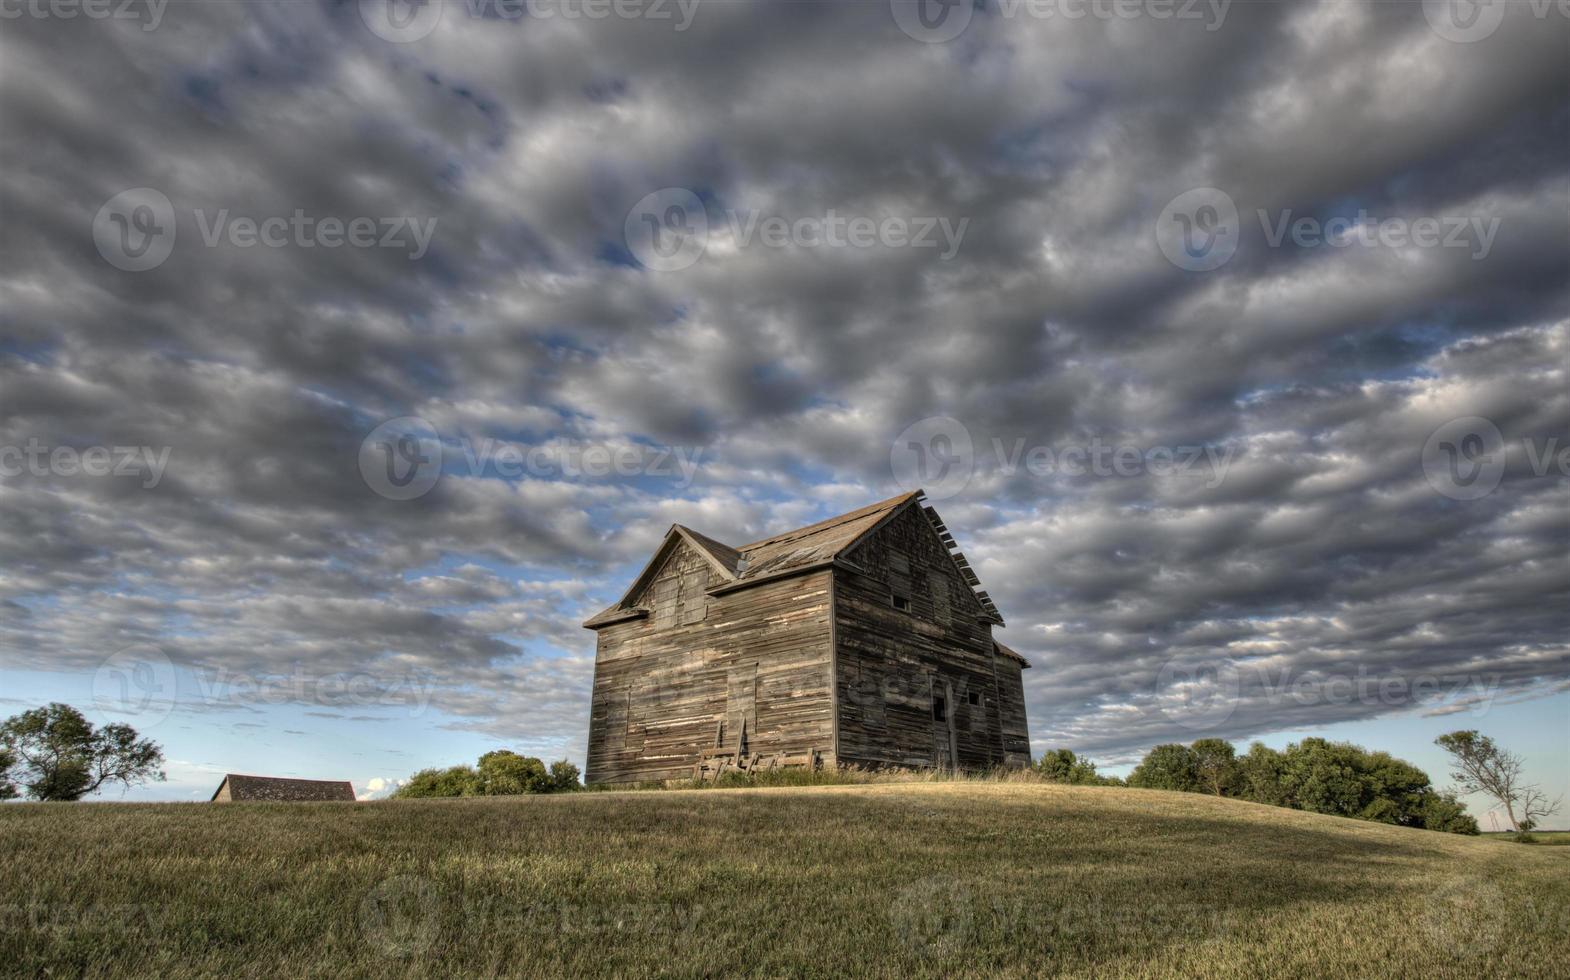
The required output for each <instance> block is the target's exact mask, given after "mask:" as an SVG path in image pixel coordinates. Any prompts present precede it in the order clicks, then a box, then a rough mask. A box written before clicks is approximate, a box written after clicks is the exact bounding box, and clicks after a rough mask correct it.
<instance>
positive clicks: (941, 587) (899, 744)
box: [583, 491, 1030, 783]
mask: <svg viewBox="0 0 1570 980" xmlns="http://www.w3.org/2000/svg"><path fill="white" fill-rule="evenodd" d="M583 625H584V626H585V627H586V628H588V629H591V630H594V631H595V633H596V636H597V650H596V654H595V664H594V693H593V705H592V708H591V711H590V720H589V752H588V767H587V771H586V772H585V774H584V777H585V781H586V782H588V783H618V782H638V781H643V780H660V779H678V778H688V777H693V776H698V777H700V778H701V777H704V776H717V775H718V774H720V773H723V772H725V771H728V770H730V769H733V768H734V769H741V770H745V771H753V770H755V769H757V768H758V767H769V768H771V767H774V766H781V765H810V766H817V765H857V766H868V767H891V766H898V767H911V768H941V769H965V770H978V769H985V768H989V767H992V766H999V765H1002V766H1025V765H1029V763H1030V738H1029V733H1028V731H1027V727H1026V720H1025V694H1024V686H1023V683H1022V680H1021V671H1022V670H1023V669H1025V668H1026V667H1029V666H1030V665H1029V664H1028V663H1026V662H1025V659H1024V658H1023V657H1021V656H1020V655H1019V654H1017V653H1015V652H1014V651H1012V650H1010V649H1009V648H1008V647H1006V646H1004V645H1003V644H1001V643H999V642H997V641H996V640H994V639H993V637H992V628H993V627H994V626H1002V625H1003V618H1002V617H1001V616H1000V615H998V611H997V608H996V607H995V606H994V604H993V602H992V599H991V598H989V597H988V596H987V593H986V592H984V591H982V590H981V588H980V583H979V582H978V581H977V579H976V575H975V573H974V572H972V571H971V569H970V566H969V564H968V563H967V562H966V560H965V558H964V556H963V555H962V554H960V552H959V551H958V550H957V548H956V547H955V542H954V538H953V536H952V535H951V534H949V532H948V529H947V528H946V527H944V525H943V522H942V520H940V519H939V517H938V515H937V512H936V511H934V510H933V509H932V508H931V507H930V506H928V505H927V504H926V502H925V498H924V497H923V496H922V494H921V493H920V491H917V492H915V493H909V494H904V495H902V496H899V497H895V498H893V499H891V500H885V501H883V502H882V503H877V504H873V505H871V506H869V507H864V508H862V509H861V510H857V511H853V512H851V513H849V514H843V515H841V516H839V517H834V518H831V519H829V520H826V521H822V522H820V523H817V524H813V525H811V526H809V527H804V528H799V529H797V530H794V531H788V532H786V533H784V534H778V535H775V536H774V537H771V538H767V539H765V540H762V541H755V542H753V543H752V544H747V545H742V546H740V547H731V546H729V545H725V544H721V543H720V542H718V541H715V540H713V539H712V538H708V537H705V536H704V535H702V534H699V533H698V532H697V531H694V530H692V529H690V528H686V527H682V526H681V525H679V524H678V525H675V526H673V527H672V528H671V529H670V531H669V532H668V533H667V534H666V535H665V539H664V541H663V542H662V543H661V545H660V547H659V549H658V550H657V551H656V552H655V553H654V557H653V558H652V559H650V561H649V563H648V565H647V566H646V567H645V568H644V569H643V572H642V573H641V574H640V575H639V576H638V577H637V579H636V581H634V582H633V584H632V587H631V588H629V589H628V590H627V593H626V594H625V595H624V596H622V598H621V600H620V601H619V602H617V603H616V604H615V605H613V606H611V607H610V608H609V609H606V610H605V611H603V612H601V613H599V614H598V615H596V616H594V617H592V618H591V619H589V620H587V621H586V622H585V623H584V624H583Z"/></svg>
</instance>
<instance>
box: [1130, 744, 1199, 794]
mask: <svg viewBox="0 0 1570 980" xmlns="http://www.w3.org/2000/svg"><path fill="white" fill-rule="evenodd" d="M1128 784H1129V785H1130V786H1138V787H1140V788H1141V789H1175V790H1181V791H1182V792H1185V793H1193V792H1196V791H1198V790H1199V789H1200V784H1199V759H1198V757H1197V756H1196V755H1195V754H1194V752H1193V750H1192V749H1190V748H1189V747H1188V746H1186V745H1178V744H1176V743H1168V744H1166V745H1158V746H1156V747H1155V748H1153V749H1151V750H1150V752H1149V753H1148V754H1147V755H1146V756H1145V758H1144V759H1143V760H1141V761H1140V763H1139V765H1137V766H1135V767H1134V771H1133V772H1131V773H1129V774H1128Z"/></svg>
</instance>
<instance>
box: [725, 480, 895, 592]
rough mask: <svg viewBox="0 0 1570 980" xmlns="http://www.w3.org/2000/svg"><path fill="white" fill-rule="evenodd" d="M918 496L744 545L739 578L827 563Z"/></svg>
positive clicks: (868, 507) (891, 500)
mask: <svg viewBox="0 0 1570 980" xmlns="http://www.w3.org/2000/svg"><path fill="white" fill-rule="evenodd" d="M919 496H921V491H919V490H918V491H916V492H915V493H903V494H900V495H899V496H898V497H890V498H889V499H887V500H881V501H879V502H878V503H875V504H868V505H867V506H865V507H863V508H861V509H860V510H853V511H851V512H850V513H849V514H841V515H839V516H838V517H831V518H829V519H828V520H826V521H819V522H818V523H816V524H809V525H807V526H806V527H799V528H797V529H796V530H794V531H786V532H785V533H784V534H776V535H774V537H772V538H764V539H763V540H762V541H754V542H752V543H751V544H744V545H742V546H741V547H740V548H739V549H737V550H738V551H739V552H740V553H741V557H742V558H743V559H744V560H745V561H746V566H745V568H744V569H743V570H742V572H741V573H740V574H739V575H738V576H737V578H738V579H740V580H743V581H748V580H752V579H759V578H763V577H764V576H767V575H776V574H779V573H780V572H784V571H790V570H793V569H797V568H807V567H813V566H817V565H823V564H827V563H828V562H831V561H833V560H834V559H835V558H837V557H839V556H840V555H843V554H844V553H845V552H847V551H849V550H850V549H851V548H852V547H853V546H854V545H856V544H857V543H858V542H860V541H861V539H862V538H864V537H866V536H867V535H868V534H870V533H872V531H873V530H875V529H876V528H877V527H878V525H880V524H882V523H883V522H884V521H886V520H888V519H889V518H891V517H893V516H894V515H895V514H896V513H898V512H899V510H900V509H901V508H902V507H904V506H905V505H906V504H909V503H913V502H914V501H915V500H916V498H917V497H919Z"/></svg>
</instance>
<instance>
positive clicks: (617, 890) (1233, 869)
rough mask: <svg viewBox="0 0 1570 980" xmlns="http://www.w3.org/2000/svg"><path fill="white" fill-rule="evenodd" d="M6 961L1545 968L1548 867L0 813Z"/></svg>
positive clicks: (1080, 832)
mask: <svg viewBox="0 0 1570 980" xmlns="http://www.w3.org/2000/svg"><path fill="white" fill-rule="evenodd" d="M0 841H3V845H4V846H3V847H0V881H3V883H4V898H3V899H0V970H3V971H7V972H12V973H15V974H17V975H25V976H39V975H44V974H46V973H52V974H54V975H65V976H76V975H84V974H85V975H90V976H111V975H112V976H122V975H129V974H138V975H147V974H159V975H164V976H181V975H215V974H229V975H290V976H292V975H307V976H335V977H336V976H345V975H349V976H385V975H409V976H423V975H430V974H438V975H454V976H456V975H466V976H467V975H489V974H493V973H503V972H504V973H509V974H516V975H525V976H528V975H582V974H589V975H618V976H642V975H654V974H664V975H672V976H700V975H702V976H719V975H724V974H732V973H741V974H751V975H760V976H786V975H790V976H844V975H848V974H874V975H880V976H898V977H910V976H928V975H932V976H937V975H944V976H953V975H989V976H990V975H1002V976H1040V975H1043V974H1052V973H1057V974H1062V975H1067V976H1084V977H1092V976H1094V977H1105V976H1140V977H1150V976H1214V977H1252V976H1259V975H1272V976H1294V977H1302V976H1316V977H1317V976H1342V977H1361V976H1409V977H1472V976H1514V977H1548V976H1566V975H1567V973H1566V967H1565V949H1566V948H1567V945H1570V944H1567V936H1566V933H1567V922H1570V920H1567V914H1570V913H1567V911H1566V909H1567V908H1570V901H1567V900H1570V852H1566V851H1563V850H1560V849H1559V848H1543V847H1501V846H1499V844H1498V842H1495V841H1489V840H1481V839H1477V838H1464V837H1457V836H1452V835H1446V834H1438V833H1430V832H1426V831H1418V830H1404V829H1400V828H1393V827H1387V826H1383V825H1379V824H1371V823H1365V822H1359V821H1354V820H1345V819H1339V818H1335V817H1326V816H1320V815H1317V814H1309V813H1300V812H1297V811H1292V810H1283V809H1277V808H1273V807H1264V806H1257V805H1254V804H1250V803H1242V802H1238V801H1232V800H1218V799H1213V798H1209V797H1204V796H1199V795H1193V794H1176V793H1159V792H1154V791H1148V790H1127V789H1109V788H1076V787H1062V786H1044V785H1030V784H1009V783H966V782H957V783H911V784H903V785H902V784H889V785H857V786H820V787H801V788H774V789H738V790H719V791H713V792H691V793H677V792H672V793H658V792H631V793H617V792H604V793H580V794H571V795H565V796H541V797H514V798H499V799H465V800H409V801H389V802H382V803H359V804H348V803H343V804H294V805H290V804H229V805H206V804H164V805H153V804H140V805H138V804H101V805H88V804H44V805H36V804H26V805H10V806H6V807H0Z"/></svg>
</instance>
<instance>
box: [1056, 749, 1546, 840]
mask: <svg viewBox="0 0 1570 980" xmlns="http://www.w3.org/2000/svg"><path fill="white" fill-rule="evenodd" d="M1435 744H1437V745H1439V746H1440V747H1441V748H1443V749H1444V750H1445V751H1446V752H1447V753H1448V754H1449V755H1450V758H1451V761H1452V763H1453V766H1454V768H1453V771H1452V772H1451V773H1450V777H1451V779H1453V780H1454V781H1455V783H1456V785H1457V786H1458V787H1459V789H1460V791H1461V792H1462V793H1464V794H1468V795H1470V794H1473V793H1484V794H1486V795H1488V796H1489V797H1491V798H1492V799H1494V800H1495V801H1497V802H1498V803H1499V804H1501V805H1502V806H1503V807H1504V808H1505V812H1506V815H1507V816H1508V818H1509V820H1510V824H1511V827H1512V828H1513V829H1514V830H1516V831H1517V832H1518V833H1522V834H1525V833H1527V832H1529V831H1530V830H1532V828H1533V827H1535V826H1537V824H1538V822H1539V821H1541V820H1542V819H1543V818H1544V817H1546V816H1549V815H1550V814H1553V813H1557V812H1558V811H1559V806H1560V801H1559V800H1550V799H1548V797H1547V795H1546V794H1545V793H1543V792H1542V791H1541V790H1540V789H1539V788H1538V787H1537V786H1536V785H1535V784H1531V783H1527V782H1526V780H1525V778H1524V771H1525V767H1524V763H1523V761H1522V759H1521V757H1520V756H1519V755H1516V754H1515V753H1512V752H1509V751H1506V750H1505V749H1504V748H1502V747H1501V746H1499V745H1497V744H1496V743H1495V742H1494V741H1493V740H1492V739H1490V738H1489V737H1488V736H1486V735H1481V734H1479V733H1478V732H1476V731H1459V732H1450V733H1448V734H1446V735H1441V736H1440V737H1439V738H1438V739H1436V740H1435ZM1034 768H1035V771H1036V772H1037V773H1038V774H1040V775H1041V776H1042V777H1043V778H1045V779H1047V780H1048V781H1050V782H1056V783H1067V784H1070V785H1077V786H1124V785H1126V786H1133V787H1137V788H1141V789H1165V790H1176V791H1178V792H1184V793H1207V794H1209V795H1212V796H1223V797H1228V798H1231V799H1239V800H1249V801H1251V802H1254V803H1264V804H1268V805H1270V806H1279V807H1287V808H1289V809H1293V810H1306V811H1309V812H1311V813H1328V814H1332V815H1334V816H1340V817H1353V818H1355V819H1358V820H1372V821H1375V822H1378V823H1388V824H1395V825H1397V826H1402V827H1421V828H1423V829H1425V830H1438V831H1444V832H1447V833H1453V834H1476V833H1478V826H1477V820H1476V819H1475V818H1474V817H1473V816H1472V815H1471V814H1469V813H1467V812H1466V806H1465V804H1463V803H1462V802H1461V800H1460V798H1459V797H1458V796H1457V795H1456V792H1455V791H1453V790H1441V789H1439V788H1437V787H1436V786H1434V784H1433V782H1432V780H1430V779H1429V777H1428V773H1426V772H1424V771H1423V770H1421V769H1419V768H1418V767H1416V766H1414V765H1412V764H1411V763H1410V762H1406V761H1405V760H1402V759H1397V758H1395V757H1394V756H1391V755H1390V754H1389V753H1388V752H1377V751H1370V750H1368V749H1365V748H1363V747H1362V746H1360V745H1354V744H1352V743H1351V742H1332V741H1330V740H1328V739H1323V738H1305V739H1303V740H1302V741H1301V742H1292V743H1289V744H1288V745H1287V746H1286V748H1284V749H1280V750H1277V749H1272V748H1270V747H1269V746H1268V745H1265V744H1264V743H1262V742H1254V743H1253V744H1252V745H1250V746H1249V748H1248V751H1247V752H1246V753H1244V754H1243V755H1238V754H1237V750H1236V749H1235V748H1233V746H1232V743H1231V742H1228V741H1226V740H1225V739H1219V738H1202V739H1199V740H1197V741H1195V742H1193V743H1191V744H1189V745H1183V744H1181V743H1175V742H1173V743H1167V744H1163V745H1158V746H1156V747H1155V748H1153V749H1151V750H1150V751H1149V752H1147V753H1146V754H1145V757H1144V758H1143V759H1141V760H1140V762H1139V765H1137V766H1135V767H1134V771H1133V772H1131V773H1129V776H1128V779H1127V780H1121V779H1118V778H1117V777H1115V776H1104V775H1101V774H1100V773H1098V772H1097V771H1096V764H1095V763H1094V762H1092V761H1091V760H1089V759H1081V758H1079V757H1077V756H1075V754H1074V753H1073V752H1071V751H1070V750H1068V749H1053V750H1049V751H1047V752H1046V753H1044V754H1043V755H1042V757H1041V759H1040V760H1038V761H1037V762H1036V764H1035V766H1034Z"/></svg>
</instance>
